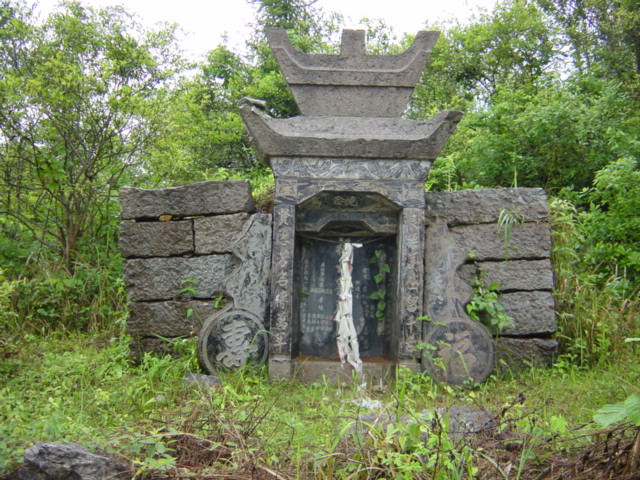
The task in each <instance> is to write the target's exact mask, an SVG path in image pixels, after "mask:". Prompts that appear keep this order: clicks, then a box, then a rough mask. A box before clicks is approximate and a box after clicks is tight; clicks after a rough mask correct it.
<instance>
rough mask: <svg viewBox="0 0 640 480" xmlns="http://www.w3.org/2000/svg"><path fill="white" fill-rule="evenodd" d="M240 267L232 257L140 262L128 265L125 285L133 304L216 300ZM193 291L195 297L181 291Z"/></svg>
mask: <svg viewBox="0 0 640 480" xmlns="http://www.w3.org/2000/svg"><path fill="white" fill-rule="evenodd" d="M236 267H237V260H236V259H235V258H234V257H233V256H232V255H229V254H227V255H208V256H203V257H192V258H180V257H171V258H137V259H130V260H126V261H125V275H124V279H125V285H126V287H127V292H128V293H129V298H130V299H131V300H132V301H151V300H173V299H177V298H181V297H182V298H185V297H187V298H188V297H189V296H192V297H193V298H198V299H213V298H215V297H218V296H220V295H223V292H224V279H225V278H226V277H227V276H228V275H229V274H230V273H231V272H232V271H233V270H234V269H235V268H236ZM186 288H189V289H193V290H194V291H195V294H191V293H183V294H182V295H181V294H180V291H181V290H184V289H186Z"/></svg>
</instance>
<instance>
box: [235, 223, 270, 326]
mask: <svg viewBox="0 0 640 480" xmlns="http://www.w3.org/2000/svg"><path fill="white" fill-rule="evenodd" d="M271 235H272V227H271V215H269V214H266V213H257V214H255V215H252V216H251V218H250V219H249V220H248V221H247V222H245V224H244V229H243V231H242V233H241V234H240V235H239V237H238V239H237V240H236V242H235V243H234V244H233V246H232V248H231V251H232V253H233V255H234V256H235V258H236V259H237V261H238V268H237V269H236V270H234V271H233V273H232V274H230V275H229V276H228V277H227V278H226V279H225V281H224V289H225V292H226V294H227V295H228V296H229V297H230V298H231V300H232V302H233V306H234V308H241V309H243V310H246V311H248V312H251V313H252V314H254V315H255V316H256V317H258V318H259V319H261V321H263V320H264V319H265V318H266V315H267V309H268V306H269V278H270V273H271Z"/></svg>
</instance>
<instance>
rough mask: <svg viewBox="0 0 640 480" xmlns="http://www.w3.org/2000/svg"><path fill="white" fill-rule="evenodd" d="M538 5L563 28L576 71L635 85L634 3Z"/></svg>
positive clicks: (552, 1) (545, 0)
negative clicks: (596, 74) (588, 72)
mask: <svg viewBox="0 0 640 480" xmlns="http://www.w3.org/2000/svg"><path fill="white" fill-rule="evenodd" d="M537 2H538V4H539V5H540V6H541V8H542V9H543V10H544V11H545V12H547V13H549V14H550V15H551V16H552V17H553V18H554V19H555V20H556V22H557V23H558V24H559V25H560V26H561V27H562V29H563V33H564V36H565V38H566V39H567V42H568V45H569V47H570V48H571V53H572V56H573V60H574V65H575V67H576V68H578V69H579V70H581V71H591V72H592V73H598V74H600V75H604V76H607V77H609V78H615V79H617V80H621V81H624V82H626V83H628V82H632V83H636V84H637V82H638V75H640V6H639V5H638V1H637V0H537Z"/></svg>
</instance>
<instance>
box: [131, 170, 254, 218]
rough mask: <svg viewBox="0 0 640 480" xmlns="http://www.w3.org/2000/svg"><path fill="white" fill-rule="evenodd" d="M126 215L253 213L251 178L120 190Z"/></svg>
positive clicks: (181, 215) (184, 215)
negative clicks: (249, 179)
mask: <svg viewBox="0 0 640 480" xmlns="http://www.w3.org/2000/svg"><path fill="white" fill-rule="evenodd" d="M120 205H121V207H122V218H123V219H125V220H127V219H136V218H158V217H160V216H161V215H173V216H177V217H188V216H194V215H215V214H226V213H238V212H250V211H252V210H253V208H254V204H253V199H252V198H251V187H250V185H249V182H248V181H247V180H237V181H232V182H199V183H192V184H190V185H183V186H180V187H171V188H154V189H142V188H131V187H123V188H121V189H120Z"/></svg>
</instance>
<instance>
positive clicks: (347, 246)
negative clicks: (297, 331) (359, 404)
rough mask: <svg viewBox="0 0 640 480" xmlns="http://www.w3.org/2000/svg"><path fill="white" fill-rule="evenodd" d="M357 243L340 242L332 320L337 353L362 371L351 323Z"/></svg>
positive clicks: (343, 361)
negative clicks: (336, 336)
mask: <svg viewBox="0 0 640 480" xmlns="http://www.w3.org/2000/svg"><path fill="white" fill-rule="evenodd" d="M361 246H362V245H361V244H359V243H351V242H349V241H346V242H344V243H343V244H342V248H341V250H342V251H341V253H340V265H339V267H338V269H339V271H340V279H339V280H338V308H337V310H336V315H335V317H333V320H334V321H336V322H338V355H339V356H340V361H341V362H342V363H343V364H344V363H345V362H348V363H349V364H350V365H351V366H352V367H353V368H354V369H355V370H356V372H357V373H360V372H361V371H362V360H360V347H359V345H358V333H357V332H356V329H355V326H354V324H353V294H352V290H353V282H352V279H351V270H352V269H353V249H354V248H360V247H361Z"/></svg>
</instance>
